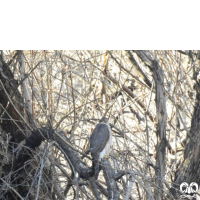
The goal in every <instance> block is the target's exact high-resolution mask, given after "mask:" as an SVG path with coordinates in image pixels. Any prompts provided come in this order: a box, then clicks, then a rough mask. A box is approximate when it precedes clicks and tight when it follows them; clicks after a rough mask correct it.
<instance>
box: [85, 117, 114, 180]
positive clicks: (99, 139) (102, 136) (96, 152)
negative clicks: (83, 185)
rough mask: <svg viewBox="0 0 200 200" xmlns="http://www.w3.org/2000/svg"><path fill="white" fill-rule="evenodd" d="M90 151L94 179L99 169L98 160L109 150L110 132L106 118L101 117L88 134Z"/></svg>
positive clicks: (107, 153)
mask: <svg viewBox="0 0 200 200" xmlns="http://www.w3.org/2000/svg"><path fill="white" fill-rule="evenodd" d="M89 142H90V152H91V155H92V169H93V176H94V177H95V179H97V178H98V175H99V171H100V165H99V164H100V161H101V159H102V158H103V157H104V156H107V155H109V153H110V152H111V150H112V149H111V147H112V144H113V141H112V132H111V128H110V125H109V123H108V119H107V118H105V117H103V118H102V119H101V120H100V121H99V124H97V126H96V127H95V129H94V130H93V132H92V134H91V136H90V141H89Z"/></svg>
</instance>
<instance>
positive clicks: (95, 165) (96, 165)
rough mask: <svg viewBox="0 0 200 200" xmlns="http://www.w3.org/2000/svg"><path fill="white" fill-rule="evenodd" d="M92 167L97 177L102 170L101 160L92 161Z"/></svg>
mask: <svg viewBox="0 0 200 200" xmlns="http://www.w3.org/2000/svg"><path fill="white" fill-rule="evenodd" d="M92 169H93V176H94V177H95V179H97V178H98V175H99V171H100V166H99V160H93V161H92Z"/></svg>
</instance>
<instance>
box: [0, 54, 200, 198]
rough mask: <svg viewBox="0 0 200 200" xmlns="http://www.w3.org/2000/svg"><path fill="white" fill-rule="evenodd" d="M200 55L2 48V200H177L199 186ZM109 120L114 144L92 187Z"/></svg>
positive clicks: (0, 112) (0, 135)
mask: <svg viewBox="0 0 200 200" xmlns="http://www.w3.org/2000/svg"><path fill="white" fill-rule="evenodd" d="M199 55H200V54H199V52H198V51H2V52H1V55H0V120H1V125H0V128H1V130H0V199H2V200H3V199H8V200H9V199H59V200H60V199H94V198H96V199H124V200H126V199H144V200H145V199H156V200H158V199H178V197H179V195H180V193H179V185H180V184H181V183H182V182H188V183H190V182H197V183H199V181H200V176H199V174H200V173H199V155H200V149H199V148H198V142H199V140H200V138H199V137H200V136H199V135H200V134H198V132H199V130H200V129H199V127H198V126H199V122H198V121H199V119H200V116H199V113H200V112H198V111H199V100H200V98H199V97H200V93H199V91H200V90H199V88H200V87H199V80H200V78H199V71H200V68H199V58H200V56H199ZM193 110H194V112H193ZM105 115H106V116H107V117H108V118H109V123H110V126H111V128H112V133H113V136H114V145H113V151H112V153H111V155H110V157H109V158H106V159H105V160H104V161H103V170H102V172H101V173H100V176H99V178H98V180H96V181H95V180H94V178H93V177H92V169H91V155H90V153H89V151H88V150H89V148H88V141H89V137H90V134H91V133H92V130H93V129H94V127H95V125H96V124H97V123H98V121H99V119H100V118H102V116H105ZM191 124H192V126H191Z"/></svg>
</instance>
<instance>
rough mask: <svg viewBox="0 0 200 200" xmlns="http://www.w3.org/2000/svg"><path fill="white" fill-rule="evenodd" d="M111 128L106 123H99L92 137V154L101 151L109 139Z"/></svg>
mask: <svg viewBox="0 0 200 200" xmlns="http://www.w3.org/2000/svg"><path fill="white" fill-rule="evenodd" d="M109 136H110V134H109V129H108V126H107V125H106V124H101V123H100V124H98V125H97V126H96V128H95V129H94V130H93V132H92V135H91V137H90V152H91V153H92V154H97V153H100V152H101V151H102V150H103V149H104V147H105V146H106V143H107V142H108V139H109Z"/></svg>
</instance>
